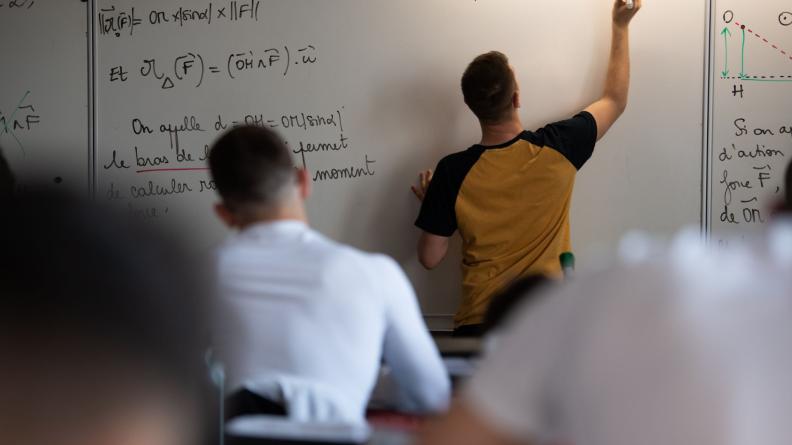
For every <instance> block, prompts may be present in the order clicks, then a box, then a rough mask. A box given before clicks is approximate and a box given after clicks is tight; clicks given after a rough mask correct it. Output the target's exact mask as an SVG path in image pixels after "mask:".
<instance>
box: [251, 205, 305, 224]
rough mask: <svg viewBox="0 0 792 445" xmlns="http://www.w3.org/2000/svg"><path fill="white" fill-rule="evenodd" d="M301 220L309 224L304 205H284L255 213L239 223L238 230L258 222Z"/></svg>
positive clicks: (271, 222)
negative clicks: (269, 210)
mask: <svg viewBox="0 0 792 445" xmlns="http://www.w3.org/2000/svg"><path fill="white" fill-rule="evenodd" d="M288 221H294V222H301V223H303V224H305V225H309V223H308V215H307V213H306V211H305V207H303V206H302V205H298V206H293V207H284V208H280V209H276V210H274V211H271V212H266V213H261V214H259V215H256V216H254V217H252V218H250V219H248V220H246V221H244V222H242V223H241V224H240V225H239V229H240V230H245V229H247V228H248V227H251V226H255V225H258V224H273V223H278V222H288Z"/></svg>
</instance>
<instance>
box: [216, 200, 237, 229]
mask: <svg viewBox="0 0 792 445" xmlns="http://www.w3.org/2000/svg"><path fill="white" fill-rule="evenodd" d="M214 210H215V214H216V215H217V217H218V218H220V221H223V224H225V225H226V226H228V227H230V228H232V229H233V228H236V227H239V221H237V218H236V216H234V213H233V212H232V211H231V210H229V209H228V207H226V205H225V204H223V203H222V202H218V203H217V204H215V206H214Z"/></svg>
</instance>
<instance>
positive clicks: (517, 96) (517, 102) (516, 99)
mask: <svg viewBox="0 0 792 445" xmlns="http://www.w3.org/2000/svg"><path fill="white" fill-rule="evenodd" d="M512 105H514V108H515V109H516V110H519V109H520V107H522V101H521V100H520V90H515V91H514V97H512Z"/></svg>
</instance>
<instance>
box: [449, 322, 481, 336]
mask: <svg viewBox="0 0 792 445" xmlns="http://www.w3.org/2000/svg"><path fill="white" fill-rule="evenodd" d="M453 336H454V337H457V338H481V337H483V336H484V325H482V324H469V325H467V326H460V327H458V328H456V329H454V334H453Z"/></svg>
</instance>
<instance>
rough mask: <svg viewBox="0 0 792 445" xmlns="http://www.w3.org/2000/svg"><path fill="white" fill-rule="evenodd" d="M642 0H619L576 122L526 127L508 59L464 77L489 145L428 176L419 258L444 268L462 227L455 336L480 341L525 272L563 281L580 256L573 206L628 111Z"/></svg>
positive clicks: (476, 66)
mask: <svg viewBox="0 0 792 445" xmlns="http://www.w3.org/2000/svg"><path fill="white" fill-rule="evenodd" d="M640 8H641V0H635V1H634V2H630V4H628V2H627V0H616V1H615V5H614V8H613V38H612V44H611V54H610V62H609V65H608V74H607V80H606V83H605V89H604V93H603V95H602V97H601V98H600V99H599V100H597V101H596V102H594V103H593V104H591V105H590V106H589V107H588V108H586V109H585V110H584V111H582V112H581V113H579V114H577V115H576V116H575V117H573V118H571V119H568V120H565V121H561V122H556V123H553V124H549V125H547V126H546V127H544V128H542V129H540V130H538V131H536V132H530V131H525V129H524V127H523V125H522V123H521V121H520V115H519V108H520V89H519V85H518V83H517V79H516V76H515V73H514V71H513V69H512V67H511V65H510V64H509V60H508V58H507V57H506V56H505V55H504V54H502V53H499V52H490V53H487V54H483V55H481V56H478V57H477V58H476V59H475V60H474V61H473V62H472V63H471V64H470V65H469V66H468V68H467V70H466V71H465V73H464V75H463V77H462V91H463V94H464V97H465V103H466V104H467V105H468V106H469V107H470V109H471V111H472V112H473V113H474V114H475V115H476V117H478V119H479V121H480V123H481V133H482V136H481V142H480V143H479V144H477V145H474V146H472V147H470V148H469V149H467V150H466V151H463V152H459V153H455V154H452V155H450V156H447V157H445V158H444V159H443V160H441V161H440V163H439V164H438V166H437V168H436V170H435V172H434V173H432V172H431V171H427V172H424V173H422V174H421V178H420V181H421V183H420V185H419V186H418V187H413V192H415V194H416V196H418V198H419V199H420V200H421V201H422V202H423V204H422V207H421V212H420V215H419V216H418V220H417V221H416V226H418V227H419V228H420V229H422V230H423V234H422V235H421V239H420V242H419V246H418V256H419V259H420V261H421V263H422V264H423V265H424V266H425V267H426V268H427V269H433V268H435V267H437V266H438V265H439V264H440V262H442V261H443V259H444V258H445V256H446V254H447V252H448V245H449V239H450V237H451V236H452V235H453V234H454V233H455V232H457V231H459V232H460V234H461V236H462V241H463V262H462V269H463V283H462V306H461V307H460V309H459V311H458V312H457V314H456V317H455V320H454V322H455V326H456V334H457V335H462V336H464V335H473V336H475V335H478V333H479V332H480V325H481V322H482V319H483V316H484V314H485V312H486V310H487V307H488V305H489V301H490V299H491V298H492V296H493V295H494V294H495V293H496V292H498V290H500V289H501V288H502V287H504V286H505V285H507V284H508V283H509V282H511V281H513V280H514V279H517V278H519V277H522V276H526V275H534V274H542V275H547V276H551V277H560V275H561V273H562V270H561V264H560V260H559V257H560V255H561V254H563V253H564V252H569V251H571V250H572V246H571V240H570V229H569V209H570V205H571V201H572V191H573V188H574V182H575V176H576V174H577V171H578V170H580V168H582V167H583V165H584V164H585V163H586V161H587V160H588V159H589V158H590V157H591V155H592V153H593V151H594V145H595V144H596V142H597V141H598V140H600V139H602V137H603V136H605V134H606V133H607V132H608V130H609V129H610V128H611V126H612V125H613V124H614V123H615V122H616V120H617V119H618V118H619V117H620V116H621V115H622V113H623V112H624V110H625V109H626V107H627V98H628V95H629V87H630V54H629V24H630V21H631V20H632V18H633V17H634V16H635V14H636V13H637V12H638V10H639V9H640Z"/></svg>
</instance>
